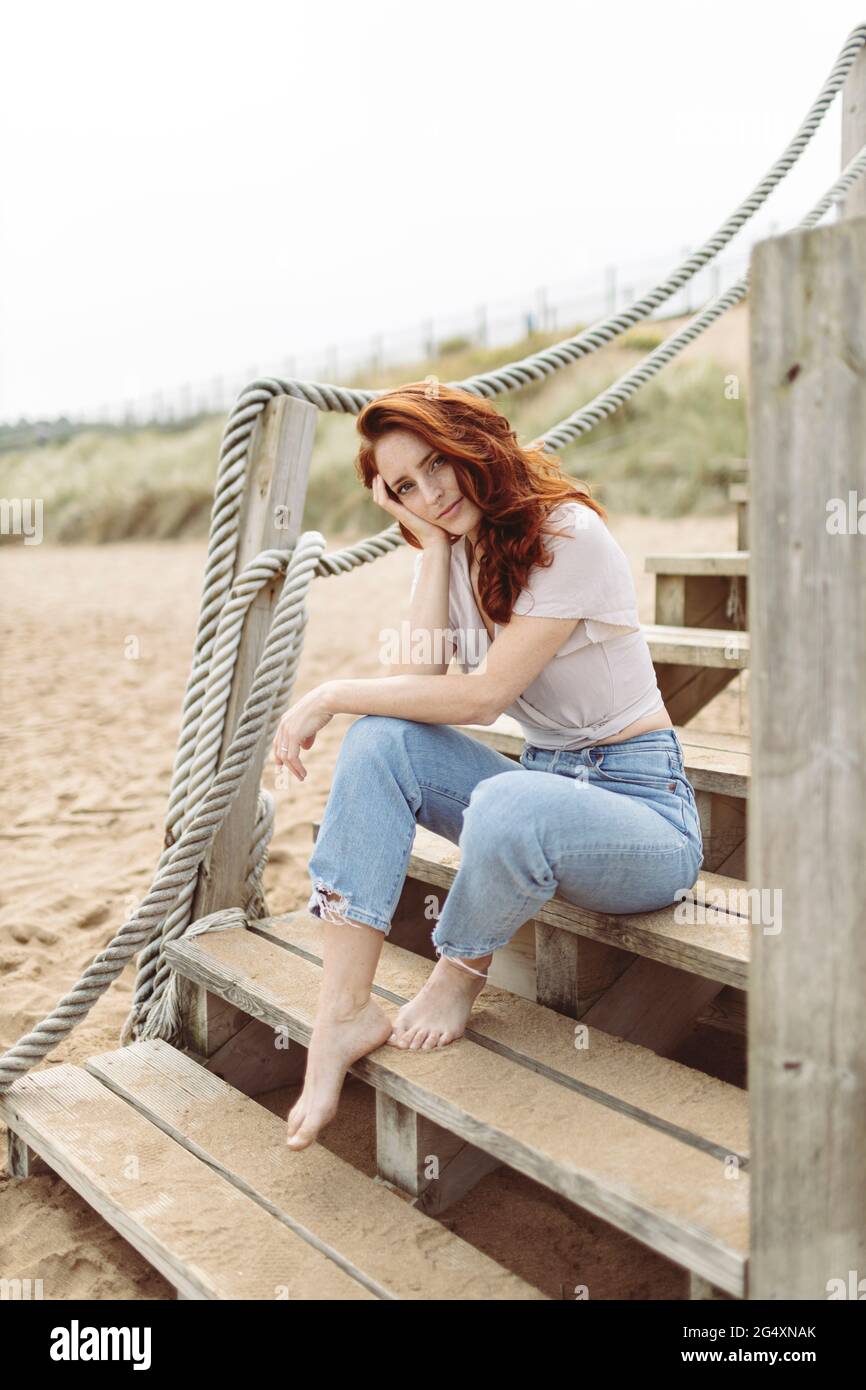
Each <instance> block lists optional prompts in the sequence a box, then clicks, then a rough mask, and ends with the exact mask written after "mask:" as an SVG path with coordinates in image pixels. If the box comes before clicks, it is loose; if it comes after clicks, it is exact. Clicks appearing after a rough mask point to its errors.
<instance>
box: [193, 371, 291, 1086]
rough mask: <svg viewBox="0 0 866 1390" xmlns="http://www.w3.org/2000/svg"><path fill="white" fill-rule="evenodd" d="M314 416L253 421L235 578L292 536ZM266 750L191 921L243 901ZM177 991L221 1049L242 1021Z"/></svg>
mask: <svg viewBox="0 0 866 1390" xmlns="http://www.w3.org/2000/svg"><path fill="white" fill-rule="evenodd" d="M317 414H318V411H317V409H316V407H315V406H314V405H311V404H310V403H309V402H308V401H301V400H297V399H296V398H295V397H293V396H276V397H274V399H273V400H271V401H270V402H269V403H268V405H267V406H266V408H265V409H264V410H263V412H262V413H261V415H260V416H259V417H258V420H257V421H256V424H255V428H254V431H253V435H252V438H251V439H250V443H249V455H248V462H247V481H246V487H245V490H244V497H243V501H242V504H241V516H240V535H239V542H238V556H237V562H236V565H235V574H236V575H237V574H239V573H240V571H241V570H242V569H243V567H244V565H245V564H247V563H248V562H249V561H250V560H251V559H253V558H254V557H255V556H256V555H258V554H259V553H260V551H262V550H270V549H286V548H288V547H290V546H292V545H293V544H294V543H295V541H296V540H297V538H298V536H299V535H300V533H301V529H302V521H303V513H304V501H305V498H306V491H307V479H308V475H309V468H310V459H311V456H312V452H313V440H314V436H315V428H316V416H317ZM282 585H283V577H282V576H281V575H280V576H278V577H277V578H276V579H274V580H272V582H271V583H270V584H268V585H266V586H265V587H264V588H263V589H262V590H261V591H260V592H259V594H258V596H257V598H256V599H255V601H254V602H253V604H252V606H251V607H250V609H249V611H248V613H247V616H246V619H245V622H244V627H243V632H242V634H241V643H240V648H239V650H238V656H237V664H236V666H235V672H234V678H233V681H232V689H231V695H230V698H229V704H228V710H227V712H226V721H225V733H224V735H223V741H222V747H221V749H220V760H222V758H223V757H224V755H225V751H226V749H227V748H228V745H229V743H230V742H231V738H232V735H233V734H234V731H235V728H236V727H237V723H238V719H239V718H240V714H241V711H242V709H243V706H244V702H245V700H246V698H247V695H248V694H249V692H250V687H251V686H252V682H253V677H254V675H255V669H256V666H257V664H258V662H259V660H260V659H261V655H262V652H263V651H264V646H265V642H266V640H267V635H268V629H269V627H270V622H271V617H272V615H273V610H274V607H275V605H276V602H277V599H278V597H279V594H280V592H281V590H282ZM267 752H268V749H267V748H266V746H265V739H264V737H263V738H262V740H261V741H260V745H259V748H258V749H257V751H256V756H255V758H254V759H253V761H252V763H251V764H250V766H249V768H248V769H247V771H246V773H245V774H244V777H243V780H242V781H241V785H240V787H239V789H238V793H237V796H236V797H235V800H234V803H233V804H232V807H231V809H230V811H229V813H228V816H227V817H226V819H225V821H224V822H223V824H222V826H221V828H220V830H219V831H218V833H217V835H216V836H215V838H214V842H213V844H212V846H211V849H210V852H209V853H208V855H207V857H206V858H205V861H204V863H203V865H202V867H201V870H200V871H199V880H198V885H197V888H196V893H195V898H194V900H193V909H192V920H194V921H195V920H197V919H198V918H199V917H206V916H207V915H208V914H209V913H211V912H217V911H219V910H220V909H221V908H224V907H239V906H241V905H242V903H243V889H244V883H245V881H246V876H247V866H248V858H249V852H250V844H251V836H252V831H253V826H254V824H255V816H256V805H257V801H258V792H259V783H260V780H261V775H262V767H263V766H264V761H265V757H266V756H267ZM180 994H181V1011H182V1015H183V1019H184V1035H185V1040H186V1043H187V1045H188V1046H190V1047H192V1048H193V1049H194V1050H195V1051H196V1052H197V1053H199V1054H200V1055H202V1056H204V1057H209V1056H211V1055H212V1054H213V1053H214V1052H215V1050H216V1049H217V1047H221V1046H223V1045H224V1044H225V1042H226V1041H227V1039H228V1038H229V1037H231V1036H232V1035H234V1034H235V1033H236V1032H237V1031H239V1023H240V1022H241V1021H243V1022H245V1021H246V1020H245V1019H244V1020H242V1019H240V1018H237V1019H235V1018H234V1017H232V1018H229V1017H228V1016H227V1013H226V1007H224V1006H223V1005H222V1001H221V1000H216V999H215V998H214V997H213V996H209V995H207V994H206V991H204V990H202V989H200V988H199V987H198V986H193V987H189V985H188V982H185V981H182V982H180ZM221 1074H222V1073H221Z"/></svg>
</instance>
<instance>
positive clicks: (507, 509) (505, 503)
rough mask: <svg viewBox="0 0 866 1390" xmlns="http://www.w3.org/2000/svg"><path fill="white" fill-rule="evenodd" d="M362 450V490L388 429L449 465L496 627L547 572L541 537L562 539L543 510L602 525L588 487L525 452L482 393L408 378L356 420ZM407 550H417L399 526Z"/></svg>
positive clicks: (553, 462)
mask: <svg viewBox="0 0 866 1390" xmlns="http://www.w3.org/2000/svg"><path fill="white" fill-rule="evenodd" d="M356 425H357V428H358V433H359V434H360V435H361V437H362V439H363V441H364V443H363V444H362V445H361V448H360V451H359V453H358V458H357V461H356V464H355V467H356V471H357V473H358V476H359V478H360V480H361V482H362V483H363V484H364V486H365V487H367V488H371V487H372V485H373V479H374V477H375V476H376V474H377V473H378V471H379V470H378V469H377V467H376V460H375V458H374V455H373V448H374V445H375V444H376V443H377V442H378V441H379V440H380V439H382V437H383V436H384V435H386V434H388V433H389V431H391V430H395V429H402V430H408V431H409V432H410V433H412V434H414V435H417V436H418V438H419V439H421V440H423V441H424V443H425V444H426V445H427V446H428V447H429V448H434V449H441V451H442V453H443V454H444V455H445V457H446V459H447V461H448V462H449V463H450V464H451V465H452V466H453V468H454V472H455V475H456V477H457V480H458V483H459V486H460V491H461V492H462V493H463V495H464V496H465V497H468V498H469V499H470V501H472V502H474V503H475V505H476V506H477V507H478V508H479V510H480V511H481V513H482V518H481V521H480V522H479V525H478V539H479V542H481V543H482V544H483V548H484V555H483V556H482V562H481V566H480V569H479V572H478V592H479V595H480V597H481V602H482V606H483V607H484V609H485V610H486V612H487V613H488V614H489V615H490V617H491V618H492V619H493V621H494V622H496V623H499V624H505V623H507V622H508V620H509V618H510V617H511V610H512V608H513V606H514V602H515V600H516V598H517V596H518V594H519V593H520V591H521V589H523V588H524V587H525V585H526V581H527V579H528V577H529V572H530V570H531V569H532V568H533V566H534V565H541V566H542V568H546V567H547V565H549V564H551V563H552V560H553V556H552V555H551V554H550V553H549V552H548V551H547V549H546V547H545V545H544V540H543V536H544V535H545V534H547V535H558V534H561V533H559V532H556V531H548V530H546V528H545V526H544V522H545V519H546V517H547V514H548V512H549V511H550V510H551V509H552V508H553V507H555V506H558V505H559V504H560V503H562V502H565V501H574V502H580V503H582V505H583V506H585V507H590V508H591V509H592V511H594V512H596V513H597V514H598V515H599V516H600V517H601V519H602V521H604V522H605V523H606V522H607V513H606V511H605V509H604V507H602V505H601V503H599V502H596V501H595V499H594V498H593V497H591V496H590V495H589V485H588V484H582V485H581V487H578V486H576V485H575V484H576V482H577V481H578V480H576V479H573V478H570V477H569V476H568V475H567V474H566V473H564V472H563V469H562V464H561V462H560V460H559V458H558V457H557V455H556V454H551V453H547V452H546V451H545V450H543V449H540V448H539V449H534V448H532V447H528V448H523V447H522V446H521V445H520V444H519V443H518V442H517V436H516V435H515V433H514V431H513V429H512V428H511V426H510V425H509V423H508V421H507V420H506V418H505V416H504V415H500V413H499V411H498V410H496V409H495V408H494V406H492V405H491V404H490V402H489V401H487V400H485V399H484V398H483V397H482V396H475V395H472V393H471V392H469V391H463V390H461V389H460V388H459V387H453V386H445V385H443V384H442V383H441V382H437V381H436V380H435V378H433V379H432V381H431V380H429V379H428V380H427V381H412V382H409V383H408V384H407V385H405V386H399V387H396V388H395V389H394V390H393V391H388V392H386V393H384V394H383V395H381V396H376V397H375V398H374V399H373V400H371V401H368V402H367V404H366V405H365V406H364V407H363V409H362V410H361V412H360V414H359V415H358V417H357V420H356ZM399 525H400V531H401V534H402V535H403V537H404V539H405V540H406V541H407V542H408V543H409V545H411V546H414V547H415V548H416V549H420V548H421V547H420V545H419V543H418V541H417V540H416V539H415V537H414V536H413V535H412V533H411V532H410V531H408V530H407V528H406V527H405V526H404V525H403V523H402V522H400V523H399Z"/></svg>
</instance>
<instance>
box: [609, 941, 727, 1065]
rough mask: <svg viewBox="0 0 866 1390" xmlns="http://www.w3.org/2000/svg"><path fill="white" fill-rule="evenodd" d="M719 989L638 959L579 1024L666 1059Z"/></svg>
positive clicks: (712, 983) (697, 977) (698, 978)
mask: <svg viewBox="0 0 866 1390" xmlns="http://www.w3.org/2000/svg"><path fill="white" fill-rule="evenodd" d="M720 990H721V985H720V984H719V982H718V980H705V979H702V977H701V976H700V975H690V974H688V973H687V972H686V971H685V970H674V969H673V968H672V967H671V966H670V965H662V964H660V963H659V961H656V960H643V959H640V958H638V959H637V960H635V961H634V963H633V964H632V965H630V966H629V968H628V970H626V971H625V972H624V974H622V975H621V976H620V978H619V979H618V980H617V981H616V983H615V984H613V985H611V987H610V989H608V990H607V991H606V993H605V994H604V995H603V996H602V997H601V999H599V1000H598V1001H597V1003H595V1004H593V1006H592V1008H591V1009H589V1010H588V1011H587V1013H585V1014H584V1015H583V1021H584V1023H589V1024H591V1025H592V1026H593V1027H595V1028H602V1029H603V1030H604V1031H605V1032H606V1033H614V1034H615V1035H616V1036H617V1037H618V1038H626V1039H627V1040H628V1041H629V1042H633V1043H640V1045H641V1046H642V1047H649V1048H652V1050H653V1052H657V1053H658V1054H659V1056H661V1057H669V1056H670V1055H671V1054H672V1053H674V1052H675V1051H676V1050H677V1048H678V1047H679V1046H680V1044H681V1043H682V1042H683V1040H684V1039H685V1038H687V1037H688V1035H689V1033H691V1031H692V1029H693V1028H694V1025H695V1019H696V1018H697V1016H698V1014H699V1013H700V1012H701V1010H702V1009H705V1008H706V1007H707V1005H708V1004H709V1003H710V1002H711V1000H713V999H715V997H716V995H717V994H718V993H719V992H720Z"/></svg>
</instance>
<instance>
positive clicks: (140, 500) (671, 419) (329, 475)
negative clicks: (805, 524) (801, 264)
mask: <svg viewBox="0 0 866 1390" xmlns="http://www.w3.org/2000/svg"><path fill="white" fill-rule="evenodd" d="M568 331H569V332H576V331H578V328H577V327H575V328H574V329H571V330H568ZM670 331H671V330H670V325H666V324H663V323H659V322H655V321H654V322H651V323H645V324H641V325H638V326H637V327H636V328H634V329H633V330H632V331H631V333H629V334H625V335H623V337H622V338H620V339H618V340H617V342H616V343H615V344H611V345H610V346H608V347H607V348H605V349H603V351H601V352H599V353H596V354H594V355H593V356H592V357H589V358H586V359H584V360H583V361H581V362H577V363H573V364H572V365H570V366H569V367H566V368H564V369H562V370H560V371H558V372H557V373H555V374H554V375H553V376H551V377H549V378H547V379H546V380H544V381H542V382H538V383H535V384H533V385H532V386H530V387H528V388H526V389H525V390H524V391H521V392H518V393H516V394H513V395H505V396H502V397H500V398H499V399H498V402H497V405H498V408H499V409H500V410H501V411H502V412H503V413H504V414H506V415H507V416H508V418H509V420H510V421H511V423H512V425H513V426H514V429H515V431H516V432H517V436H518V438H519V439H521V440H522V441H524V442H526V443H528V442H529V441H530V440H532V439H534V438H537V437H538V436H539V435H540V434H542V433H543V432H544V430H545V429H548V428H550V426H552V425H553V424H555V423H556V422H558V421H559V420H561V419H563V418H564V417H565V416H567V415H569V414H571V413H572V412H573V411H575V410H576V409H578V408H579V407H580V406H581V405H584V404H586V402H588V401H590V400H592V398H593V397H594V396H595V395H597V394H598V392H600V391H602V390H604V388H605V387H607V386H608V385H610V384H611V383H612V382H613V381H615V380H616V379H617V378H618V377H619V376H620V375H622V373H623V372H625V371H627V370H629V369H630V368H631V367H633V366H634V365H635V364H636V363H637V362H638V361H640V359H641V357H642V356H643V355H644V354H645V353H646V352H647V351H649V350H650V349H651V348H652V347H654V346H656V345H657V343H659V342H660V341H662V339H663V338H664V337H665V336H666V334H667V333H668V332H670ZM563 336H565V334H564V332H563V331H560V332H559V333H557V334H556V335H552V334H551V335H547V336H543V335H540V334H535V335H534V336H533V337H532V338H527V339H524V340H523V341H521V342H517V343H514V344H512V345H511V346H509V347H507V348H496V349H495V350H494V349H482V348H477V347H475V348H472V347H467V346H465V345H461V344H458V343H455V344H454V350H453V351H451V352H449V353H447V354H443V355H441V356H440V357H438V358H437V359H436V360H434V361H427V362H418V363H414V364H407V365H406V367H405V369H404V370H403V371H402V373H401V374H400V375H399V377H395V375H394V373H393V372H389V374H388V375H387V376H384V375H383V376H382V377H381V378H379V379H377V378H376V377H375V376H371V375H370V374H367V375H366V376H365V378H364V380H363V381H359V382H356V383H355V382H350V383H348V384H350V385H364V386H368V387H374V388H377V387H384V386H393V385H395V384H397V383H398V381H399V380H403V381H413V380H421V379H423V378H425V377H426V376H428V375H431V374H435V375H436V376H437V377H438V378H439V380H440V381H443V382H446V381H458V380H462V379H464V378H465V377H467V376H470V375H473V374H475V373H477V372H480V371H485V370H489V369H491V368H492V367H495V366H499V365H501V364H503V363H505V362H509V361H513V360H514V359H516V358H518V357H523V356H525V355H526V354H527V353H529V352H532V351H536V350H537V349H538V348H539V347H541V346H546V345H548V344H549V343H551V342H554V341H558V340H560V339H561V338H562V337H563ZM729 370H730V367H729V365H723V364H722V363H720V362H718V361H716V360H715V359H714V357H713V356H711V355H710V354H709V353H707V355H705V356H703V357H696V358H693V359H692V360H690V361H685V362H683V361H676V362H674V363H673V364H671V365H670V366H668V367H667V368H666V369H665V370H664V371H663V372H662V373H661V374H660V375H659V376H658V377H657V378H655V380H654V381H652V382H651V383H650V384H649V385H648V386H645V387H643V388H642V390H641V391H639V392H638V394H637V395H636V396H635V397H634V398H633V399H632V400H631V401H629V402H628V403H627V404H626V405H625V406H623V407H621V408H620V409H619V410H618V411H617V412H616V413H615V414H614V415H613V417H611V418H610V419H608V420H605V421H604V422H602V423H601V424H599V425H597V426H596V427H595V428H594V429H593V430H592V431H591V432H590V433H589V434H588V435H585V436H583V437H582V438H581V439H579V440H578V441H576V442H575V443H574V444H571V445H569V446H568V447H567V448H566V449H565V450H563V451H562V453H561V455H560V457H561V458H562V462H563V465H564V467H565V469H566V471H567V472H568V473H570V474H572V475H573V476H574V477H577V478H581V479H584V480H586V481H587V482H588V483H590V485H591V487H592V492H593V495H594V496H596V497H597V498H598V499H599V500H600V501H601V502H602V503H603V505H604V506H605V507H607V508H608V509H609V510H610V511H612V512H620V513H623V512H630V513H638V514H644V515H650V514H651V515H654V516H659V517H675V516H682V515H687V514H703V515H711V514H716V513H725V512H728V511H729V509H730V504H729V502H728V499H727V483H728V482H729V481H731V479H732V477H733V473H732V472H731V470H730V468H729V467H728V464H729V463H730V462H732V461H733V460H735V459H739V458H743V457H745V454H746V450H747V425H746V400H745V398H744V396H742V395H741V397H740V398H739V399H733V400H732V399H729V398H728V394H727V393H726V390H725V382H726V373H727V372H728V371H729ZM225 424H226V418H225V417H224V416H208V417H203V418H199V419H197V420H194V421H190V422H188V424H187V425H185V426H178V425H174V426H172V427H171V428H161V427H160V428H137V429H127V430H124V429H120V428H117V427H111V428H106V429H101V428H92V429H85V430H82V431H81V432H78V433H70V436H69V437H68V438H66V439H65V440H63V441H62V442H60V441H53V442H47V443H44V444H42V445H40V446H31V447H29V448H26V449H22V448H19V449H8V450H5V451H0V497H5V498H16V497H17V498H23V497H31V498H41V499H42V503H43V529H44V536H45V539H46V540H49V541H51V540H53V541H61V542H69V543H73V542H83V541H84V542H103V541H112V540H120V539H128V538H136V537H140V538H147V539H166V540H168V539H173V538H175V537H192V536H204V535H206V534H207V530H208V524H209V518H210V510H211V502H212V498H213V485H214V478H215V475H216V467H217V460H218V456H219V449H220V444H221V441H222V436H223V431H224V429H225ZM357 440H358V436H357V432H356V430H355V417H354V416H345V415H334V414H323V415H321V416H320V417H319V421H318V424H317V429H316V444H315V449H314V454H313V464H312V469H311V475H310V481H309V487H308V492H307V505H306V510H305V514H304V526H305V529H308V530H319V531H322V532H323V533H324V534H325V535H326V536H327V535H328V533H329V532H330V531H333V532H339V533H343V534H352V533H357V535H358V536H362V535H368V534H370V533H371V532H374V531H378V530H381V529H382V527H383V526H385V525H388V524H389V520H388V518H387V516H386V514H385V513H384V512H383V511H382V510H381V509H380V508H378V507H377V506H376V505H375V504H374V503H373V502H372V500H371V499H370V495H369V493H368V492H367V491H366V490H365V489H364V488H362V487H361V485H360V484H359V482H358V479H357V476H356V473H355V469H354V458H355V455H356V453H357ZM18 539H19V538H17V537H5V536H4V537H0V540H10V541H18Z"/></svg>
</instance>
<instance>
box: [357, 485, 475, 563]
mask: <svg viewBox="0 0 866 1390" xmlns="http://www.w3.org/2000/svg"><path fill="white" fill-rule="evenodd" d="M372 492H373V501H374V502H375V503H376V505H377V506H379V507H382V508H384V510H385V511H386V512H388V513H389V515H391V516H393V517H395V518H396V520H397V521H401V522H402V523H403V525H404V526H405V527H406V530H407V531H411V532H412V535H413V536H414V537H415V539H416V540H417V541H418V544H419V545H420V546H421V547H422V549H424V550H428V549H429V548H430V547H431V546H434V545H447V546H448V547H449V548H450V546H451V545H452V544H453V542H454V541H455V540H456V539H457V537H456V536H451V535H449V533H448V532H447V531H446V530H445V527H444V526H437V525H436V523H435V522H433V521H425V520H424V519H423V517H420V516H416V515H415V513H414V512H410V511H409V508H408V507H404V506H403V503H402V502H397V501H395V500H394V498H393V497H391V496H390V494H389V492H388V489H387V486H386V483H385V479H384V478H383V477H382V474H381V473H377V474H376V475H375V477H374V478H373V483H372Z"/></svg>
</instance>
